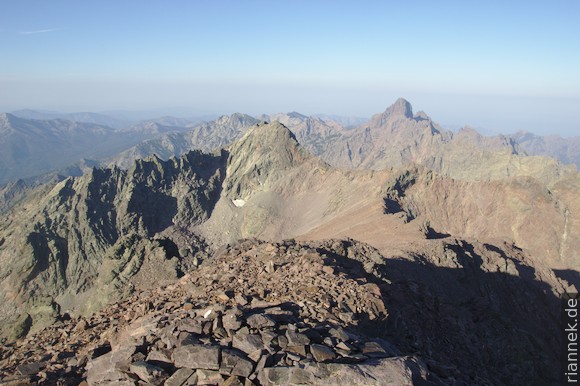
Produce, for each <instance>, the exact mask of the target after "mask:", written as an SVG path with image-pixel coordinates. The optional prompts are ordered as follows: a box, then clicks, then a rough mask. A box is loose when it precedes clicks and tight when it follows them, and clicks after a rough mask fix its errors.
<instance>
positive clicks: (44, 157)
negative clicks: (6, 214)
mask: <svg viewBox="0 0 580 386" xmlns="http://www.w3.org/2000/svg"><path fill="white" fill-rule="evenodd" d="M361 120H362V119H361V118H352V119H348V118H341V117H334V116H305V115H302V114H300V113H297V112H292V113H287V114H285V113H278V114H272V115H262V116H260V117H257V118H255V117H251V116H249V115H246V114H239V113H236V114H232V115H230V116H222V117H219V118H218V119H216V120H213V121H207V122H202V123H196V120H195V119H182V118H175V117H160V118H157V119H150V120H146V121H139V122H131V121H128V120H124V119H120V118H116V117H112V116H108V115H105V114H97V113H71V114H58V113H48V112H37V111H34V110H19V111H15V112H13V113H11V114H2V115H1V116H0V133H1V134H0V154H1V156H0V184H5V183H7V182H9V181H16V180H18V179H25V178H30V177H37V176H40V175H42V174H44V173H48V172H52V173H55V174H60V175H64V176H66V175H78V174H79V170H80V171H83V170H86V169H85V168H84V167H83V163H84V164H87V160H90V161H88V164H89V165H92V164H95V161H96V162H98V163H99V164H101V165H107V164H112V163H114V164H117V165H119V166H121V167H123V168H127V167H129V166H130V165H131V163H132V162H133V161H134V160H136V159H139V158H143V157H146V156H149V155H153V154H156V155H157V156H159V157H160V158H161V159H168V158H169V157H171V156H179V155H183V154H185V153H187V152H188V151H190V150H194V149H199V150H204V151H210V150H213V149H217V148H219V147H220V146H224V145H227V144H229V143H232V142H233V141H234V140H235V139H237V138H239V137H240V136H241V135H242V134H243V133H244V132H245V130H247V129H248V128H249V127H251V126H252V125H254V124H256V123H258V122H261V121H267V122H271V121H279V122H281V123H282V124H284V125H285V126H286V127H288V128H289V129H290V130H291V131H292V132H293V133H294V134H295V135H296V136H297V139H298V141H299V142H300V143H301V145H302V146H303V147H304V148H305V149H307V150H308V151H310V152H311V153H313V154H315V155H318V156H320V157H321V158H323V159H324V160H325V161H327V162H329V163H330V164H332V165H335V166H341V167H348V168H372V169H381V168H384V167H393V166H400V165H403V164H408V163H415V164H422V165H425V166H427V167H428V168H430V169H432V170H436V171H438V172H441V173H444V174H448V175H451V176H458V177H462V178H465V177H468V176H475V178H483V177H485V178H491V179H493V178H496V177H502V176H505V175H511V174H513V173H515V174H518V173H520V171H519V170H526V169H535V168H537V167H538V166H536V165H535V162H534V159H533V157H532V158H529V157H526V158H522V157H521V156H526V155H527V156H545V157H550V158H553V159H554V160H557V161H559V162H560V163H561V165H558V164H557V163H556V162H554V161H548V160H545V159H544V160H543V161H540V162H539V163H540V164H546V165H544V166H542V167H547V168H551V169H552V170H551V171H550V172H548V174H550V175H551V174H552V171H555V172H556V173H560V172H559V170H560V169H562V168H565V166H563V165H568V164H574V165H576V166H577V167H580V150H578V149H580V146H579V145H580V137H573V138H561V137H558V136H554V135H552V136H545V137H541V136H535V135H533V134H531V133H525V132H519V133H516V134H514V135H509V136H502V135H500V136H493V137H486V136H482V135H480V134H478V133H477V132H476V131H475V130H473V129H471V128H469V127H465V128H463V129H461V130H460V131H459V132H457V133H453V132H451V131H449V130H445V129H443V128H442V127H441V126H439V125H438V124H437V123H435V122H434V121H432V120H431V119H430V118H429V116H427V114H425V113H424V112H418V113H417V114H414V113H413V111H412V108H411V105H410V104H409V102H407V101H405V100H404V99H399V100H398V101H396V102H395V103H394V104H393V105H392V106H391V107H389V108H388V109H387V110H386V111H385V112H383V113H381V114H377V115H375V116H373V117H372V118H371V119H370V120H369V121H368V122H361ZM506 157H508V158H510V159H512V160H513V162H512V163H511V166H510V167H509V168H507V169H506V170H503V169H501V168H502V167H501V166H500V165H501V164H503V163H504V161H505V160H504V158H506ZM478 158H492V159H494V160H495V161H492V162H491V163H494V162H495V163H497V167H493V166H492V167H489V168H487V166H489V165H491V163H488V164H487V165H486V168H487V170H476V169H477V168H478V166H477V165H479V164H480V162H479V160H478ZM469 164H471V165H469ZM547 164H550V165H547ZM455 165H460V166H459V167H458V168H455ZM454 168H455V169H454ZM498 168H499V169H498ZM538 172H539V171H538V170H536V171H533V173H538ZM523 173H524V174H525V173H527V172H525V171H524V172H523ZM44 180H46V178H44Z"/></svg>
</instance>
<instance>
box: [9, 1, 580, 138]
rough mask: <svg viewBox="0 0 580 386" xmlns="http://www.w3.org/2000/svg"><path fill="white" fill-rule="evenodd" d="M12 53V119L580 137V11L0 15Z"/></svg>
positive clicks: (138, 10) (12, 5) (118, 8)
mask: <svg viewBox="0 0 580 386" xmlns="http://www.w3.org/2000/svg"><path fill="white" fill-rule="evenodd" d="M0 50H1V51H0V52H1V53H0V110H4V111H9V110H14V109H20V108H34V109H52V110H60V111H77V110H90V111H100V110H107V109H129V110H134V109H140V110H141V109H152V108H155V109H159V108H161V109H170V108H171V109H181V111H182V112H183V113H189V112H190V114H189V115H195V114H200V113H230V112H234V111H241V112H247V113H251V114H259V113H272V112H278V111H285V112H287V111H293V110H295V111H299V112H302V113H305V114H312V113H329V114H340V115H355V116H365V117H366V116H370V115H371V114H373V113H376V112H380V111H383V110H384V109H385V108H386V107H387V106H388V105H389V104H391V103H392V102H393V101H394V100H395V98H396V97H398V96H402V97H405V98H406V99H408V100H409V101H410V102H411V103H412V104H413V106H414V108H415V110H425V111H426V112H427V113H428V114H429V115H431V117H432V118H433V119H435V120H436V121H438V122H440V123H444V124H454V125H463V124H471V125H473V126H476V127H485V128H487V129H489V130H496V131H504V132H513V131H515V130H518V129H527V130H531V131H534V132H538V133H545V132H559V133H561V134H564V135H580V1H577V0H567V1H564V0H546V1H529V0H528V1H505V0H503V1H489V0H488V1H477V2H476V1H453V2H452V1H396V2H395V1H393V2H391V1H348V2H347V1H313V0H309V1H296V0H294V1H239V0H238V1H215V0H214V1H203V2H202V1H163V2H162V1H144V0H140V1H120V0H117V1H103V0H100V1H58V0H51V1H47V0H42V1H27V0H18V1H9V0H0ZM173 111H175V110H173ZM182 115H183V114H182Z"/></svg>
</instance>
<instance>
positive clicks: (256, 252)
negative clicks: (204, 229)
mask: <svg viewBox="0 0 580 386" xmlns="http://www.w3.org/2000/svg"><path fill="white" fill-rule="evenodd" d="M441 248H442V249H441V250H442V251H445V252H444V253H443V255H440V256H439V258H441V257H442V256H446V257H445V259H446V260H447V261H448V264H450V266H453V265H454V264H459V267H460V268H459V269H458V270H457V271H458V272H454V269H452V268H448V269H442V268H437V267H436V266H435V265H433V264H431V263H428V261H429V259H430V258H431V257H430V256H429V255H430V254H435V255H437V253H436V252H435V253H433V251H432V252H427V253H425V254H424V256H416V257H415V258H416V259H417V260H422V261H423V264H422V265H418V264H416V263H413V261H412V260H404V259H398V260H393V261H392V262H390V261H388V260H385V259H384V257H383V256H382V255H381V254H380V253H379V252H378V251H377V250H376V249H374V248H372V247H370V246H368V245H364V244H361V243H358V242H355V241H352V240H334V241H333V240H330V241H326V242H320V243H314V244H304V243H297V242H295V241H292V240H289V241H285V242H281V243H266V242H262V241H258V240H244V241H240V242H239V243H236V244H235V245H228V246H225V247H223V248H222V249H220V250H219V251H216V254H215V255H214V256H213V257H212V258H211V259H210V260H207V261H206V262H205V263H204V264H203V265H202V266H201V267H200V269H199V270H197V271H195V272H192V273H190V274H186V275H185V276H183V277H182V278H180V279H179V280H178V281H176V282H174V283H173V284H170V285H167V286H162V287H159V288H156V289H151V290H146V291H137V292H136V293H134V294H133V295H132V296H130V297H128V298H127V299H125V300H123V301H121V302H118V303H115V304H113V305H110V306H107V307H105V308H104V309H103V310H102V311H100V312H98V313H95V314H92V315H90V316H86V317H72V318H71V316H69V315H64V316H62V317H61V318H60V319H59V321H58V322H56V323H54V324H53V325H51V326H50V327H49V328H47V329H45V330H43V331H41V332H38V333H36V334H33V335H30V336H28V337H27V338H26V339H24V340H21V341H19V342H17V343H12V344H4V345H3V346H2V347H1V351H0V355H1V356H0V357H1V358H2V361H1V362H0V364H1V365H2V369H3V375H4V378H3V381H2V382H3V384H6V385H8V384H26V383H32V382H36V383H38V384H54V383H55V382H58V383H59V384H79V383H81V382H86V384H88V385H105V384H127V385H137V384H153V385H162V384H164V385H196V384H198V385H199V384H201V385H210V384H220V385H300V384H312V385H339V384H340V385H342V384H352V385H385V384H392V385H414V384H424V385H444V384H489V383H492V384H533V383H534V382H530V383H526V382H528V381H530V380H535V381H537V382H536V383H537V384H545V383H544V382H550V381H551V380H553V379H555V378H554V377H555V375H554V372H553V370H554V367H553V365H554V362H555V360H556V358H555V355H556V354H555V353H556V351H552V350H551V349H549V348H554V347H553V346H554V344H555V342H554V339H556V336H557V334H556V330H555V329H551V327H550V326H552V327H553V326H554V324H555V323H556V321H555V318H554V317H552V316H553V315H552V316H550V313H549V312H545V315H544V316H543V317H541V318H538V317H533V315H537V313H538V311H539V310H544V311H549V310H553V309H554V307H557V305H556V304H555V297H554V295H553V294H549V293H546V292H545V286H549V285H551V284H554V280H555V278H553V277H549V276H548V277H545V278H543V279H539V278H538V279H534V278H532V277H529V276H527V274H525V272H526V271H527V270H529V269H532V268H531V267H529V266H527V265H526V264H525V263H524V262H521V261H518V256H517V252H516V251H513V250H510V249H503V250H495V249H494V248H492V247H490V246H484V245H483V246H482V245H470V244H466V243H464V242H461V241H459V242H453V243H443V244H442V245H441ZM467 251H471V252H467ZM498 253H499V254H501V255H504V256H505V258H506V259H509V260H507V261H513V262H514V263H515V264H516V265H515V266H514V268H513V269H515V272H514V273H516V274H515V276H510V274H509V270H510V269H511V268H508V269H507V271H506V272H505V273H495V272H493V271H491V270H489V268H491V267H489V268H487V267H488V266H489V265H490V264H492V265H493V264H496V263H497V260H494V258H493V256H494V255H495V254H498ZM480 254H482V255H484V254H486V255H487V256H485V257H484V256H482V255H480ZM482 259H484V260H485V261H484V262H483V263H482V262H481V260H482ZM489 259H491V261H489V262H488V261H487V260H489ZM511 264H513V263H511ZM517 272H521V274H517ZM430 276H431V278H429V277H430ZM441 279H443V280H441ZM543 280H545V281H543ZM471 282H475V283H477V285H476V286H471V285H469V284H468V283H471ZM474 287H475V288H477V289H475V288H474ZM479 291H487V293H486V295H485V296H484V297H482V296H481V295H482V293H479ZM516 326H518V328H517V329H516V328H515V327H516ZM476 331H478V332H477V333H476ZM541 347H542V348H544V350H540V349H539V348H541ZM529 352H535V353H537V355H538V357H537V358H528V357H527V353H529ZM465 358H470V359H469V360H465ZM19 382H20V383H19Z"/></svg>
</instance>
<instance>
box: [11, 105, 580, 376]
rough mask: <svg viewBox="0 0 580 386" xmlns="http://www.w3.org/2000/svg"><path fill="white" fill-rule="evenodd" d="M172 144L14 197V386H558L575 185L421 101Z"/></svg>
mask: <svg viewBox="0 0 580 386" xmlns="http://www.w3.org/2000/svg"><path fill="white" fill-rule="evenodd" d="M2 119H3V121H2V122H0V123H3V124H4V126H3V127H5V129H6V130H13V131H15V132H16V131H17V130H16V126H17V125H16V124H15V122H16V123H17V121H16V120H15V118H14V117H11V116H4V117H2V116H0V121H1V120H2ZM18 119H21V118H18ZM39 122H40V121H39ZM171 122H173V121H171ZM171 122H169V123H171ZM175 123H178V122H177V121H175ZM38 125H41V126H42V125H43V124H42V123H38V122H36V123H34V125H33V126H31V127H32V128H35V130H36V129H38V127H40V126H38ZM50 125H58V122H52V123H51V124H50ZM50 125H49V126H50ZM75 125H76V124H75ZM75 125H73V126H71V127H72V129H71V130H73V129H75V128H76V127H77V126H75ZM37 126H38V127H37ZM162 126H163V127H162ZM50 127H52V126H50ZM67 127H69V126H67ZM167 127H170V126H165V125H163V124H149V123H145V124H144V125H141V126H135V127H133V128H132V129H131V130H137V131H139V130H141V131H144V132H147V131H151V132H159V133H161V132H163V135H161V136H160V137H159V138H157V139H151V140H150V141H149V142H146V143H141V144H140V145H138V146H137V147H134V148H133V149H132V150H129V151H127V152H125V153H123V154H122V155H121V156H119V157H118V158H114V157H113V158H110V159H109V160H108V161H109V166H106V167H105V166H103V167H98V166H97V165H96V164H91V163H90V162H87V163H85V164H84V165H85V166H84V170H85V172H84V173H77V174H78V175H77V176H70V177H63V176H58V175H55V174H52V175H50V176H46V177H45V178H44V180H43V181H44V183H41V182H40V180H36V181H34V182H31V181H23V180H18V181H15V182H13V183H10V184H8V185H6V186H3V187H2V188H1V189H0V212H1V213H2V216H3V221H2V222H0V385H29V384H32V385H79V384H82V385H109V384H112V385H115V384H116V385H170V386H171V385H304V384H312V385H548V384H555V383H557V382H558V380H559V374H558V369H559V352H560V348H561V345H562V342H561V339H562V337H561V335H560V334H559V332H558V331H559V315H560V309H559V305H560V297H561V296H562V294H563V293H565V292H576V291H577V288H579V286H580V275H579V274H578V272H579V271H580V255H578V251H580V228H579V227H580V178H579V176H578V173H576V172H575V170H574V168H573V167H571V166H565V165H563V164H561V163H560V162H558V161H556V160H554V159H550V158H546V157H539V156H528V155H526V154H525V152H522V149H521V147H520V146H519V145H518V143H517V142H516V141H515V140H514V139H513V138H511V137H483V136H481V135H479V134H478V133H477V132H475V131H474V130H472V129H469V128H465V129H463V130H461V131H459V132H457V133H452V132H449V131H446V130H445V129H443V128H442V127H440V126H439V125H437V124H436V123H435V122H433V121H432V120H431V118H429V116H428V115H427V114H426V113H424V112H417V113H414V112H413V109H412V107H411V104H410V103H409V102H407V101H406V100H404V99H399V100H397V101H396V102H395V103H394V104H393V105H392V106H390V107H388V108H387V109H386V110H385V111H384V112H383V113H380V114H376V115H375V116H373V117H372V118H371V120H370V121H369V122H366V123H363V124H360V125H359V126H356V127H349V128H344V127H342V126H341V125H340V124H338V123H337V122H336V121H330V120H325V119H322V118H319V117H306V116H304V115H301V114H299V113H289V114H275V115H272V116H262V117H260V120H258V119H255V118H252V117H249V116H246V115H242V114H234V115H231V116H224V117H220V118H219V119H218V120H216V121H214V122H209V123H203V124H200V125H197V126H195V127H192V128H191V130H190V131H187V130H182V131H181V132H179V133H168V132H165V128H167ZM31 130H32V129H31ZM39 130H40V129H39ZM75 130H76V129H75ZM131 130H126V131H127V132H130V131H131ZM73 131H74V130H73ZM222 134H223V135H222ZM188 141H189V142H188ZM200 141H201V142H204V141H205V142H206V145H207V146H208V147H211V148H206V149H205V150H206V151H207V152H203V151H201V150H192V149H191V148H192V147H195V146H194V145H195V143H197V142H200ZM218 146H219V148H218V149H215V150H212V149H213V148H214V147H218ZM155 149H157V150H162V151H161V156H158V155H156V154H149V152H151V151H156V150H155ZM170 156H171V157H170Z"/></svg>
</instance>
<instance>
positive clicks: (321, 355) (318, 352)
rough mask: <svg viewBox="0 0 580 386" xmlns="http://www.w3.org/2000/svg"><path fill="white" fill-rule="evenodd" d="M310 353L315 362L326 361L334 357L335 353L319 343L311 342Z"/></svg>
mask: <svg viewBox="0 0 580 386" xmlns="http://www.w3.org/2000/svg"><path fill="white" fill-rule="evenodd" d="M310 353H311V354H312V356H313V357H314V360H316V362H327V361H331V360H333V359H335V358H336V353H335V352H334V351H333V350H332V349H331V348H329V347H326V346H323V345H321V344H311V345H310Z"/></svg>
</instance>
